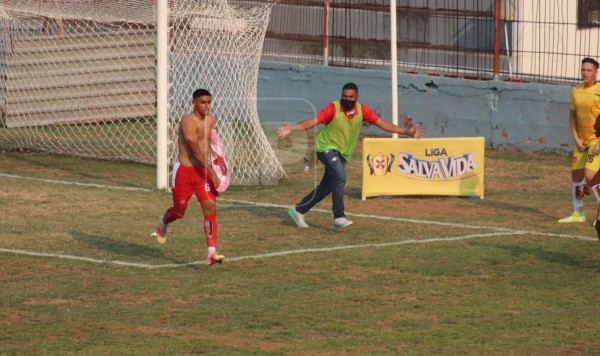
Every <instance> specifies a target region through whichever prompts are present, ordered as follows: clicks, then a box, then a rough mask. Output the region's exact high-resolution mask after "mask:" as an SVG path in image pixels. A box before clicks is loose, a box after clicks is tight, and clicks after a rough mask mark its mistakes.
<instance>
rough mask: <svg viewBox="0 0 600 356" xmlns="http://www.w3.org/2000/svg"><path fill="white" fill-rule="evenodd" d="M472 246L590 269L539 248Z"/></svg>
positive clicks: (473, 243) (560, 253) (477, 243)
mask: <svg viewBox="0 0 600 356" xmlns="http://www.w3.org/2000/svg"><path fill="white" fill-rule="evenodd" d="M471 244H472V245H479V246H481V247H491V248H496V249H500V250H504V251H507V252H509V253H510V254H511V255H512V256H514V257H519V256H524V255H530V256H535V257H536V258H538V259H540V260H544V261H546V262H549V263H555V264H562V265H565V266H571V267H586V268H587V267H590V266H584V265H582V263H581V262H580V261H579V260H578V259H577V258H575V257H573V256H572V255H570V254H567V253H564V252H556V251H547V250H544V249H542V248H539V247H523V246H514V245H511V246H507V245H492V244H486V243H483V242H472V243H471Z"/></svg>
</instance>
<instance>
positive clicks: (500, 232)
mask: <svg viewBox="0 0 600 356" xmlns="http://www.w3.org/2000/svg"><path fill="white" fill-rule="evenodd" d="M0 177H7V178H15V179H28V180H36V181H40V182H45V183H52V184H63V185H74V186H80V187H90V188H100V189H115V190H129V191H146V192H151V191H153V190H152V189H147V188H136V187H123V186H113V185H103V184H92V183H77V182H68V181H60V180H52V179H42V178H34V177H26V176H20V175H14V174H5V173H0ZM220 200H221V201H227V202H232V203H238V204H242V206H244V205H245V206H249V207H256V206H262V207H270V208H282V209H283V208H285V209H289V208H290V206H289V205H281V204H272V203H260V202H251V201H245V200H235V199H220ZM312 211H316V212H326V213H327V212H329V210H324V209H312ZM346 215H348V216H355V217H359V218H366V219H378V220H391V221H399V222H409V223H415V224H429V225H440V226H451V227H458V228H466V229H487V230H493V231H496V232H494V233H487V234H471V235H462V236H456V237H449V238H431V239H423V240H403V241H395V242H386V243H378V244H363V245H343V246H334V247H324V248H311V249H299V250H289V251H279V252H272V253H265V254H258V255H250V256H240V257H233V258H228V259H227V261H241V260H247V259H261V258H270V257H278V256H285V255H292V254H302V253H312V252H328V251H336V250H344V249H353V248H370V247H385V246H397V245H404V244H416V243H432V242H444V241H458V240H466V239H473V238H477V237H490V236H508V235H539V236H548V237H559V238H570V239H577V240H584V241H596V239H595V238H590V237H587V236H576V235H566V234H554V233H547V232H538V231H525V230H513V229H508V228H503V227H494V226H476V225H467V224H458V223H445V222H439V221H431V220H418V219H406V218H398V217H393V216H380V215H369V214H360V213H346ZM0 252H4V253H12V254H19V255H28V256H37V257H55V258H62V259H71V260H77V261H84V262H91V263H99V264H113V265H119V266H129V267H138V268H146V269H155V268H174V267H183V266H189V265H201V264H206V261H195V262H189V263H180V264H163V265H150V264H144V263H135V262H126V261H116V260H102V259H95V258H89V257H81V256H74V255H64V254H52V253H42V252H34V251H25V250H15V249H5V248H0Z"/></svg>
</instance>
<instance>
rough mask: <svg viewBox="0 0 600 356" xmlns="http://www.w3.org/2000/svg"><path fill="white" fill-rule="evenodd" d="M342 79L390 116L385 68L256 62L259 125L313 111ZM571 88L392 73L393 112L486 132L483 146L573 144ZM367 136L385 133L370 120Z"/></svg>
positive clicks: (565, 147)
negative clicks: (395, 101)
mask: <svg viewBox="0 0 600 356" xmlns="http://www.w3.org/2000/svg"><path fill="white" fill-rule="evenodd" d="M347 82H355V83H356V84H357V85H358V87H359V95H360V99H359V101H360V102H363V103H365V104H367V105H368V106H370V107H371V108H372V109H374V110H375V112H376V113H377V114H379V115H380V116H381V117H382V118H383V119H385V120H389V121H391V112H392V104H391V90H390V86H391V80H390V75H389V72H384V71H373V70H356V69H348V68H336V67H322V66H303V65H296V64H282V63H272V62H263V63H261V67H260V71H259V78H258V98H259V101H258V114H259V117H260V118H261V122H263V123H264V124H265V125H279V123H281V122H282V121H287V122H290V123H295V122H298V121H300V120H302V119H305V118H309V117H312V116H314V115H315V114H316V112H318V111H319V110H321V109H322V108H323V107H324V106H325V105H327V103H329V102H330V101H332V100H336V99H339V98H340V94H341V88H342V86H343V85H344V84H345V83H347ZM570 94H571V87H568V86H554V85H543V84H524V83H510V82H502V81H473V80H464V79H454V78H445V77H434V76H424V75H413V74H399V77H398V111H399V113H408V114H409V115H410V116H411V117H413V118H414V121H415V122H422V123H423V127H424V128H425V130H426V133H427V137H475V136H483V137H485V142H486V147H489V148H494V149H509V150H522V151H529V152H532V151H552V152H560V153H567V152H569V151H571V150H572V138H571V134H570V131H569V127H568V114H569V100H570ZM364 132H365V133H366V134H370V135H381V136H387V135H388V134H387V133H385V132H383V131H381V130H379V129H378V128H377V127H367V128H365V130H364Z"/></svg>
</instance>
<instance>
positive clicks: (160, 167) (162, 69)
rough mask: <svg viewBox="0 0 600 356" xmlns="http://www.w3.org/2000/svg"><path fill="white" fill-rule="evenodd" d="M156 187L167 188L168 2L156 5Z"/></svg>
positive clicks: (166, 0) (159, 0)
mask: <svg viewBox="0 0 600 356" xmlns="http://www.w3.org/2000/svg"><path fill="white" fill-rule="evenodd" d="M156 7H157V8H156V31H157V37H156V187H157V188H158V189H166V188H168V184H167V182H168V180H169V163H168V147H169V142H168V139H169V112H168V100H169V96H168V91H169V90H168V85H169V83H168V63H167V62H168V58H169V57H168V51H169V43H168V40H169V37H168V30H169V29H168V25H169V17H168V13H169V2H168V0H157V3H156Z"/></svg>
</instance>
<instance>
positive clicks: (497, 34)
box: [494, 0, 502, 80]
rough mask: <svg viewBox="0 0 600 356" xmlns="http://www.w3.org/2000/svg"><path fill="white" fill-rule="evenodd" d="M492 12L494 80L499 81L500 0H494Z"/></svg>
mask: <svg viewBox="0 0 600 356" xmlns="http://www.w3.org/2000/svg"><path fill="white" fill-rule="evenodd" d="M495 5H496V7H495V11H494V79H495V80H498V79H500V17H501V16H502V14H501V12H502V0H496V3H495Z"/></svg>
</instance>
